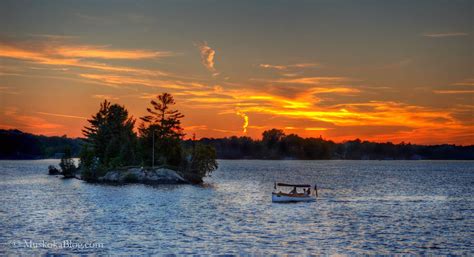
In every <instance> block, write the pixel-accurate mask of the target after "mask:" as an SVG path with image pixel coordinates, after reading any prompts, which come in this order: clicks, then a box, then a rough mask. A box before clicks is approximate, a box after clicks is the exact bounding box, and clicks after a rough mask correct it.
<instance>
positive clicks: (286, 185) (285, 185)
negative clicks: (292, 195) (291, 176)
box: [277, 183, 311, 187]
mask: <svg viewBox="0 0 474 257" xmlns="http://www.w3.org/2000/svg"><path fill="white" fill-rule="evenodd" d="M277 185H278V186H280V187H311V185H301V184H286V183H277Z"/></svg>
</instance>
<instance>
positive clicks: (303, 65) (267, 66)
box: [259, 63, 321, 70]
mask: <svg viewBox="0 0 474 257" xmlns="http://www.w3.org/2000/svg"><path fill="white" fill-rule="evenodd" d="M320 66H321V65H320V64H318V63H296V64H288V65H273V64H265V63H262V64H259V67H260V68H264V69H275V70H288V69H292V68H313V67H320Z"/></svg>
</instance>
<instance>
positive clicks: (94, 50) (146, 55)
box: [55, 45, 174, 60]
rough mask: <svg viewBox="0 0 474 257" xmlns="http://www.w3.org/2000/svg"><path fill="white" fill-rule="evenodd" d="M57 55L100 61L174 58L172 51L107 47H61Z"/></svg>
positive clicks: (56, 51) (56, 50) (57, 49)
mask: <svg viewBox="0 0 474 257" xmlns="http://www.w3.org/2000/svg"><path fill="white" fill-rule="evenodd" d="M55 53H56V54H58V55H60V56H64V57H79V58H99V59H128V60H133V59H150V58H161V57H169V56H173V55H174V53H173V52H170V51H148V50H124V49H107V47H104V46H102V47H100V46H90V45H75V46H60V47H58V48H56V49H55Z"/></svg>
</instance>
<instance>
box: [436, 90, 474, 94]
mask: <svg viewBox="0 0 474 257" xmlns="http://www.w3.org/2000/svg"><path fill="white" fill-rule="evenodd" d="M433 93H435V94H474V90H434V91H433Z"/></svg>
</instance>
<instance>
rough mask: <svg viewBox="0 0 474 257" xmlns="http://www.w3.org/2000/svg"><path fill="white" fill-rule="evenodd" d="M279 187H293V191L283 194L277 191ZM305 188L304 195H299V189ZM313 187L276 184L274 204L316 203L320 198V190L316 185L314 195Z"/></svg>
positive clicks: (273, 194)
mask: <svg viewBox="0 0 474 257" xmlns="http://www.w3.org/2000/svg"><path fill="white" fill-rule="evenodd" d="M277 187H293V190H291V192H289V193H283V192H282V191H281V190H280V191H278V192H276V191H277ZM298 188H303V191H304V192H303V193H298V191H297V189H298ZM311 188H312V186H311V185H306V184H305V185H302V184H286V183H275V185H274V189H275V191H273V192H272V202H274V203H291V202H313V201H316V197H317V196H318V188H317V186H316V184H315V185H314V191H313V192H314V195H312V194H311Z"/></svg>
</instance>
